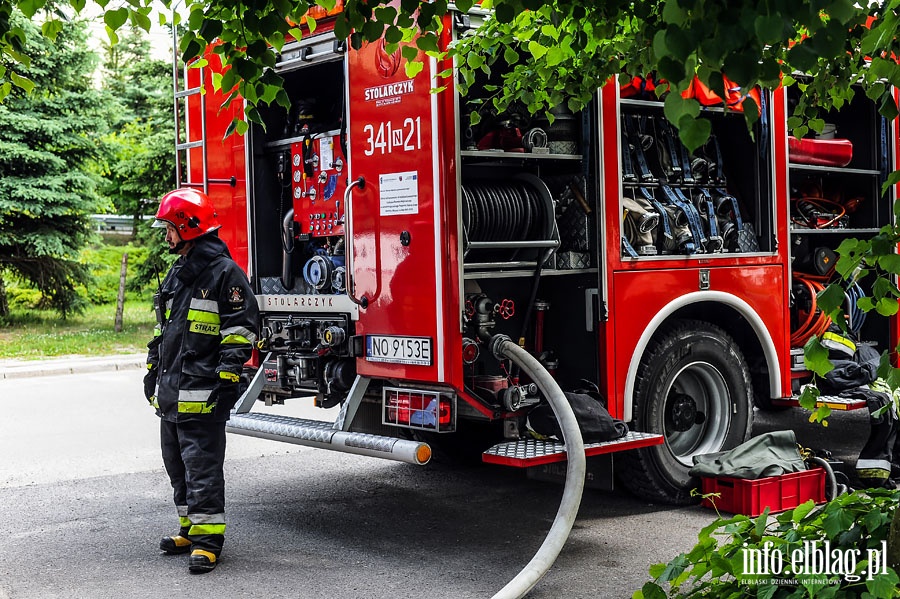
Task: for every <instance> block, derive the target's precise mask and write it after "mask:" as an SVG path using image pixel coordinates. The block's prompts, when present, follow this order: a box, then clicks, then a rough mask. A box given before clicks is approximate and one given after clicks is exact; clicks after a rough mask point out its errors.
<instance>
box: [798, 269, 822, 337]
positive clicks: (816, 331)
mask: <svg viewBox="0 0 900 599" xmlns="http://www.w3.org/2000/svg"><path fill="white" fill-rule="evenodd" d="M794 279H796V280H797V281H799V282H800V283H802V284H803V285H804V286H805V287H806V290H807V292H808V293H809V298H810V299H809V302H810V308H809V312H808V313H807V315H806V318H804V319H803V322H802V323H800V324H799V325H798V326H797V327H796V328H795V329H794V330H793V331H791V347H803V346H804V345H805V344H806V342H807V341H808V340H809V338H810V337H814V336H815V337H818V336H819V335H821V334H822V333H824V332H825V331H826V330H828V327H829V326H830V325H831V318H829V317H828V315H826V314H825V313H824V312H822V311H821V310H819V307H818V305H817V302H816V296H817V295H818V294H819V293H820V292H822V291H824V290H825V285H824V284H823V283H822V282H821V281H822V280H823V277H819V276H817V275H807V274H804V273H794ZM798 314H799V312H798Z"/></svg>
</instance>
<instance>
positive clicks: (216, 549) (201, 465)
mask: <svg viewBox="0 0 900 599" xmlns="http://www.w3.org/2000/svg"><path fill="white" fill-rule="evenodd" d="M160 422H161V425H160V441H161V447H162V457H163V463H164V464H165V466H166V472H167V473H168V475H169V480H170V481H171V483H172V489H173V491H174V500H175V509H176V510H177V512H178V517H179V523H180V534H181V535H182V536H186V537H187V538H189V539H190V540H191V544H192V547H193V548H194V549H203V550H205V551H210V552H212V553H214V554H216V555H219V554H220V553H221V551H222V545H223V544H224V542H225V473H224V465H225V422H224V421H222V422H208V421H199V422H198V421H187V422H177V423H176V422H169V421H167V420H160Z"/></svg>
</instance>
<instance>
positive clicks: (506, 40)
mask: <svg viewBox="0 0 900 599" xmlns="http://www.w3.org/2000/svg"><path fill="white" fill-rule="evenodd" d="M94 1H95V2H96V3H97V4H98V5H100V6H101V7H103V8H104V10H105V13H104V22H105V24H106V27H107V32H108V34H109V37H110V39H111V41H117V40H118V38H119V35H120V33H122V32H124V31H126V30H127V28H129V27H130V28H141V29H144V30H148V29H149V28H150V24H151V19H156V20H158V21H159V22H161V23H168V24H171V25H177V26H179V27H180V28H181V30H182V31H183V34H182V35H181V36H180V46H179V52H180V54H181V56H180V58H181V59H182V60H184V61H185V62H190V61H194V62H193V64H195V65H202V64H204V58H203V53H204V51H205V49H206V48H207V47H208V46H209V44H211V43H213V42H217V44H216V45H215V47H214V51H215V52H216V53H218V54H220V55H221V57H222V59H223V61H224V64H226V65H227V66H229V67H230V68H228V69H227V70H226V71H225V72H224V74H222V75H220V76H217V77H216V78H215V80H214V86H215V87H217V88H219V89H223V90H225V91H226V92H230V94H231V95H230V96H228V100H226V102H230V101H231V100H232V99H234V98H236V97H237V96H238V95H239V96H241V97H242V98H244V99H245V100H246V105H245V106H246V108H245V115H244V119H243V120H236V121H235V122H234V123H233V124H232V127H231V128H230V129H229V131H230V132H237V133H243V132H244V131H246V130H247V128H248V126H249V125H248V122H257V123H261V117H260V113H259V108H260V107H261V106H266V105H271V104H279V105H281V106H283V107H285V108H287V107H288V105H289V100H288V97H287V94H286V93H285V91H284V89H283V87H282V84H283V81H282V79H281V77H280V76H279V75H278V74H277V73H276V72H275V70H274V69H273V67H274V65H275V63H276V61H277V58H278V53H279V52H280V51H281V50H282V48H283V47H284V44H285V43H286V42H288V41H289V40H291V39H296V38H300V37H302V36H303V35H304V34H307V35H308V34H309V33H310V32H315V31H316V28H317V26H318V22H317V20H319V19H321V18H322V17H324V16H325V15H326V13H327V11H334V9H335V8H336V3H337V0H314V1H310V0H238V1H237V2H235V1H232V0H229V1H227V2H226V1H224V0H183V1H182V0H176V1H173V0H162V6H163V8H162V9H160V10H157V9H155V8H154V7H156V6H159V4H155V3H153V2H152V0H128V1H127V2H124V3H117V4H112V3H107V0H94ZM86 3H87V0H53V1H50V0H0V101H2V100H3V99H4V98H5V97H7V96H8V95H9V94H10V93H11V92H12V90H14V89H20V90H23V91H30V90H31V89H32V88H33V87H34V83H35V81H34V80H33V79H32V78H31V77H30V76H29V74H28V72H27V68H28V66H29V64H30V63H31V61H32V60H36V59H37V56H36V55H35V54H34V51H33V47H32V48H31V49H29V47H28V45H27V43H28V39H29V38H30V37H32V36H34V35H35V32H34V31H31V30H29V29H28V28H26V27H24V26H23V25H22V24H21V20H16V19H15V14H17V13H19V12H21V13H23V14H24V15H25V16H26V17H28V18H29V19H33V20H35V21H37V22H40V23H41V27H40V32H39V34H40V35H42V36H43V37H45V38H47V39H51V40H53V39H56V37H57V36H58V35H59V34H60V32H61V31H62V30H63V24H64V22H65V20H66V18H67V17H66V15H67V14H69V13H71V12H72V10H74V11H76V12H79V11H81V10H83V9H84V8H85V6H86ZM176 6H177V7H178V11H177V13H173V12H172V9H173V7H176ZM455 6H456V8H457V9H459V10H461V11H463V12H466V11H469V10H470V9H472V15H471V16H473V17H474V18H475V20H479V21H483V23H482V25H481V26H480V27H478V28H473V29H469V30H468V32H467V33H465V34H462V35H461V36H460V38H459V39H458V41H457V42H456V43H454V44H453V45H452V47H451V48H450V49H449V52H448V55H449V56H450V57H452V58H454V59H455V60H456V64H457V65H458V72H453V71H448V72H445V73H443V75H444V76H445V77H451V76H453V77H455V81H456V82H457V85H458V86H459V88H460V89H461V91H462V92H463V93H465V92H466V91H467V90H468V88H469V87H471V86H472V85H473V83H474V82H475V80H476V76H477V75H478V73H484V74H488V75H490V74H491V73H492V69H493V68H494V67H495V66H496V65H497V61H498V60H502V62H503V63H504V64H505V65H509V66H510V67H511V68H509V69H508V71H506V70H505V72H504V73H503V74H502V75H501V76H502V82H501V83H500V84H497V85H495V86H494V87H492V88H490V89H488V91H489V92H491V93H493V96H492V97H490V98H488V101H490V102H491V103H492V104H493V108H492V109H493V110H496V111H497V112H503V111H505V110H506V109H508V108H510V107H511V106H513V105H514V104H516V105H521V106H524V107H526V108H527V109H528V110H529V111H531V112H539V111H542V110H543V111H548V114H547V118H548V119H549V120H551V121H552V120H553V115H552V113H549V110H550V109H551V108H554V107H556V106H559V105H560V104H566V105H567V106H568V107H569V108H570V109H572V110H578V109H580V108H582V107H584V106H585V105H586V104H587V102H588V101H589V100H590V98H591V97H592V94H593V93H594V91H595V90H596V89H597V88H598V87H599V86H601V85H603V84H605V83H606V82H609V81H611V80H615V79H616V78H618V79H620V80H627V79H629V78H631V77H633V76H640V75H645V74H647V73H650V72H655V73H656V75H657V77H659V78H661V79H663V80H665V81H666V82H668V86H665V85H663V86H661V87H658V88H657V89H660V90H663V91H665V90H670V91H676V92H681V91H683V90H686V89H687V88H688V86H689V85H690V84H691V82H692V81H693V80H694V78H695V77H698V78H699V79H700V80H701V81H702V82H704V83H705V84H706V85H707V86H708V87H709V88H711V89H712V90H713V91H714V92H717V93H718V94H719V95H720V96H724V89H725V80H724V79H723V76H727V78H728V80H729V81H731V82H733V83H734V85H736V86H738V87H740V88H741V89H749V88H751V87H753V86H756V85H760V86H762V87H764V88H769V89H772V88H775V87H777V86H779V85H791V86H796V87H797V88H798V89H799V90H800V92H801V93H800V96H799V101H798V103H797V105H796V106H795V107H794V112H793V114H792V115H791V116H790V117H789V120H788V126H789V128H790V129H791V131H792V132H793V133H794V134H795V135H797V136H803V135H805V134H806V133H807V132H809V131H810V130H812V131H821V130H822V128H823V126H824V123H825V116H826V114H827V111H828V110H830V109H840V108H841V107H842V106H844V105H845V104H846V103H847V102H849V101H850V100H851V99H852V98H853V97H854V95H855V94H858V93H864V94H866V96H868V97H869V98H870V99H871V100H872V101H874V102H875V103H876V104H877V106H878V108H879V111H880V112H881V114H882V115H884V116H885V117H887V118H888V119H893V118H895V117H896V116H897V114H898V109H897V105H896V101H895V99H894V96H893V93H892V89H893V88H895V87H900V65H898V61H897V60H896V57H897V56H900V47H898V35H897V33H898V27H900V0H885V1H883V2H868V3H857V2H853V1H852V0H814V1H809V0H780V1H779V2H763V1H761V0H607V1H604V2H594V1H588V0H551V1H549V2H544V1H542V0H481V1H480V2H475V0H459V1H457V2H455ZM337 8H340V11H339V12H338V13H337V14H336V16H333V18H334V24H333V27H334V32H335V35H336V36H337V37H338V38H339V39H342V40H348V42H349V44H350V45H351V46H352V47H360V46H361V45H362V44H363V43H364V42H366V41H373V40H376V39H378V38H380V37H382V36H383V37H384V38H385V40H386V41H387V42H388V48H387V50H388V51H393V50H394V49H395V48H396V47H400V49H401V52H402V53H403V55H404V56H405V57H406V58H407V59H409V60H410V61H411V62H409V63H408V64H407V70H408V74H410V75H413V74H414V73H415V71H416V70H418V69H421V68H422V64H421V63H420V62H417V61H415V60H414V59H415V57H416V56H417V54H418V53H419V52H420V51H424V52H426V54H428V55H430V56H440V55H441V51H440V50H441V45H440V44H439V43H438V40H439V39H440V36H441V35H444V34H445V33H446V32H442V27H443V24H444V23H446V22H449V21H446V20H444V18H443V17H444V15H446V13H447V11H448V9H449V3H448V2H447V0H434V1H425V0H343V2H342V3H341V6H338V7H337ZM304 32H305V33H304ZM796 73H803V74H805V76H804V77H803V78H802V80H801V79H797V78H796V77H795V74H796ZM486 89H487V88H486ZM753 102H754V101H753V99H752V98H750V97H748V98H747V99H745V100H744V106H743V108H744V111H743V113H744V115H745V117H746V118H747V120H748V127H749V126H751V125H752V124H753V123H752V121H753V120H755V119H756V118H758V117H757V115H758V112H757V111H756V110H754V109H753V108H754V106H753V105H752V104H753ZM748 103H749V104H748ZM665 114H666V116H667V118H668V119H669V120H670V121H671V122H672V123H673V124H675V125H676V126H677V128H678V131H679V136H680V138H681V141H682V142H683V143H684V144H685V145H686V146H687V147H688V149H690V150H693V149H696V148H698V147H699V146H701V145H702V144H703V143H704V142H705V141H706V139H707V137H708V135H709V123H708V121H706V120H705V119H702V118H698V117H699V114H700V107H699V104H698V102H697V101H696V100H695V99H693V98H684V97H682V95H681V94H680V93H669V94H667V95H666V97H665ZM478 118H479V113H478V110H477V107H476V110H475V111H474V112H473V115H472V119H473V121H474V120H477V119H478ZM898 182H900V172H896V173H893V174H891V175H890V177H889V179H888V181H887V183H886V185H885V190H887V189H888V187H890V186H891V185H895V184H897V183H898ZM897 239H898V235H897V231H896V230H895V229H893V228H890V227H889V228H887V229H886V230H885V231H883V234H882V235H879V236H876V237H875V238H874V239H870V240H865V241H862V240H850V242H848V243H847V244H845V245H844V246H842V252H839V254H840V255H841V264H840V265H839V266H840V267H842V268H845V271H844V272H846V273H853V272H854V269H855V268H856V266H859V265H862V274H863V275H865V274H871V275H872V277H873V279H874V280H875V282H874V283H873V284H872V288H873V293H872V295H871V297H867V298H863V299H862V300H860V306H859V307H860V308H862V309H864V310H875V311H877V312H878V313H881V314H892V313H894V312H896V311H897V307H898V299H900V291H898V289H897V287H896V286H895V285H894V283H893V282H892V281H891V279H890V275H892V274H896V273H897V272H898V271H900V260H898V259H897V258H896V257H892V256H893V250H892V248H893V247H895V246H896V242H897ZM854 264H855V265H854ZM857 276H859V273H857ZM850 278H851V279H852V277H850ZM836 285H839V286H846V285H847V281H846V280H845V281H843V282H841V283H836ZM839 291H840V289H838V288H836V287H834V288H831V289H829V290H826V292H825V293H824V294H823V298H822V300H823V301H822V304H823V306H829V307H830V306H834V305H835V302H836V301H837V298H838V296H839ZM842 309H843V308H842V307H839V306H838V307H835V308H834V310H835V311H836V313H837V312H839V311H840V310H842ZM838 322H839V323H840V322H842V319H838ZM809 349H811V350H812V352H811V354H808V356H810V358H811V365H812V367H813V369H814V370H817V371H820V370H822V369H823V368H828V367H830V365H829V364H827V359H825V361H824V362H822V360H823V358H822V353H823V352H821V351H818V352H816V348H814V347H811V348H809ZM883 375H884V376H885V378H889V379H890V380H896V381H897V382H900V375H898V374H897V373H896V372H894V371H891V370H889V369H888V367H887V366H886V368H885V372H884V373H883ZM807 402H809V398H808V397H807Z"/></svg>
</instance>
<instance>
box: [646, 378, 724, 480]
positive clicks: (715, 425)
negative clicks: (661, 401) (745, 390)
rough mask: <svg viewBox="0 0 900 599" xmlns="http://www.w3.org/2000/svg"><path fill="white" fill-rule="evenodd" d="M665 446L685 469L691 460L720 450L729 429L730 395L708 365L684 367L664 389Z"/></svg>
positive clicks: (692, 463)
mask: <svg viewBox="0 0 900 599" xmlns="http://www.w3.org/2000/svg"><path fill="white" fill-rule="evenodd" d="M663 415H664V417H663V427H664V431H665V436H666V444H667V445H668V447H669V451H670V452H671V453H672V455H673V456H674V457H675V458H676V459H677V460H678V461H679V462H681V463H682V464H684V465H685V466H693V465H694V461H693V459H692V458H693V457H694V456H695V455H700V454H704V453H713V452H716V451H721V450H722V447H723V445H724V443H725V438H726V436H727V434H728V430H729V428H730V427H731V393H730V392H729V389H728V383H727V382H726V381H725V377H724V376H722V373H721V372H719V369H718V368H716V367H715V366H713V365H712V364H710V363H708V362H692V363H690V364H687V365H685V366H684V367H683V368H682V369H681V370H679V371H678V373H676V375H675V376H674V377H673V378H672V383H671V384H670V385H669V387H668V389H666V406H665V411H664V413H663Z"/></svg>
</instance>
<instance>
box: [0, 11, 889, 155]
mask: <svg viewBox="0 0 900 599" xmlns="http://www.w3.org/2000/svg"><path fill="white" fill-rule="evenodd" d="M86 1H87V0H68V4H69V7H71V8H72V9H74V10H75V11H80V10H82V9H83V8H84V7H85V4H86ZM96 2H97V3H98V4H99V5H100V6H102V7H104V8H105V9H106V12H105V15H104V22H105V24H106V27H107V31H108V33H109V36H110V39H111V40H113V41H116V40H118V37H119V33H120V31H124V30H126V29H127V27H138V28H143V29H145V30H148V29H149V27H150V24H151V18H154V17H155V18H156V19H157V20H159V21H160V22H164V23H170V24H179V23H180V26H181V27H183V29H184V34H183V35H182V36H181V37H180V52H181V58H182V59H184V60H185V61H190V60H192V59H200V60H201V61H202V55H203V52H204V50H205V48H206V47H207V46H208V45H209V44H210V43H212V42H214V41H218V42H219V43H218V45H217V46H216V48H215V51H216V52H217V53H219V54H221V55H222V57H223V59H224V61H225V63H226V64H227V65H230V66H231V69H230V70H229V71H228V72H227V73H226V74H225V75H224V76H223V77H222V78H220V79H219V80H218V81H217V85H219V86H220V87H221V88H223V89H225V90H226V91H231V90H234V91H235V93H236V94H237V93H239V94H240V95H241V96H242V97H243V98H245V99H246V100H247V102H248V103H247V108H246V115H245V116H246V118H247V119H248V120H249V121H256V122H259V121H260V117H259V113H258V110H257V108H258V106H260V105H263V104H265V105H268V104H272V103H278V104H281V105H283V106H287V103H288V99H287V96H286V94H285V93H284V90H283V89H282V80H281V78H280V77H279V76H278V75H277V74H276V73H275V72H274V70H273V69H272V67H273V66H274V65H275V62H276V60H277V57H278V53H279V52H280V51H281V49H282V48H283V47H284V44H285V43H286V41H288V40H290V39H292V38H299V37H302V35H303V29H302V28H301V27H300V26H299V25H298V24H301V23H303V24H304V26H305V27H306V31H307V32H309V31H315V29H316V26H317V19H319V18H321V17H322V16H324V14H325V11H331V10H333V9H335V5H336V0H316V1H315V2H310V1H309V0H242V1H240V2H224V1H222V0H186V1H185V2H184V3H183V4H182V3H180V2H178V3H173V2H172V0H164V1H163V3H162V4H163V6H164V8H163V9H161V10H159V11H157V12H156V13H155V14H154V12H153V11H154V8H153V7H154V6H158V5H154V4H153V3H152V2H151V0H129V1H128V2H127V3H123V4H117V5H115V6H113V5H112V4H107V3H106V2H105V0H96ZM342 4H343V6H342V7H339V8H342V10H341V12H340V13H339V14H338V15H337V16H336V17H335V19H336V21H335V23H334V31H335V34H336V35H337V37H338V38H340V39H346V40H349V42H350V44H351V46H353V47H359V46H360V45H361V44H362V43H363V42H365V41H373V40H376V39H378V38H380V37H382V36H384V37H385V39H386V41H387V42H388V43H389V44H391V45H400V44H401V42H407V43H405V44H403V47H402V52H403V53H404V55H407V58H410V59H413V58H415V56H416V54H417V52H418V51H419V50H423V51H426V52H428V53H429V54H431V55H435V54H438V50H439V44H438V36H439V35H440V34H441V28H442V23H443V21H442V17H443V15H445V14H446V13H447V11H448V8H449V5H448V2H447V1H446V0H435V1H433V2H428V1H423V0H344V1H343V3H342ZM173 5H177V6H178V7H179V10H178V12H177V13H172V12H171V10H172V7H173ZM455 6H456V7H457V8H458V9H460V10H462V11H467V10H469V9H470V8H473V7H474V8H476V9H477V11H476V12H479V13H485V12H486V11H490V13H489V15H488V16H486V17H485V19H484V25H483V26H482V27H480V28H478V29H477V30H473V31H472V33H471V34H470V35H465V36H463V37H462V39H461V40H459V42H458V43H457V44H455V46H454V47H453V48H452V49H451V51H450V54H451V55H453V56H456V57H457V58H458V59H459V60H458V64H459V69H460V81H461V83H460V86H461V88H462V89H463V90H465V89H466V88H467V87H468V86H469V85H471V84H472V82H473V81H474V74H475V72H477V71H484V72H488V71H490V69H491V66H492V65H493V64H494V63H495V62H496V60H498V59H499V58H500V57H502V58H503V60H504V61H505V62H507V63H509V64H512V65H513V69H512V70H511V71H510V72H509V73H508V74H506V75H504V80H505V81H504V85H501V86H498V87H497V89H496V96H495V97H494V98H492V100H493V101H494V102H495V103H496V107H497V109H498V110H500V111H502V110H503V109H504V108H505V107H508V106H509V105H511V104H512V103H513V102H519V103H521V104H523V105H525V106H527V107H528V109H529V110H531V111H532V112H536V111H539V110H544V109H549V108H551V107H554V106H557V105H559V104H561V103H567V104H568V105H569V108H571V109H573V110H576V109H578V108H580V107H583V106H584V105H585V104H586V103H587V102H588V101H589V99H590V97H591V94H592V93H593V92H594V90H596V89H597V88H598V87H599V86H600V85H602V84H604V83H605V82H606V81H608V80H609V79H610V78H614V77H630V76H634V75H644V74H646V73H648V72H651V71H654V72H656V73H657V74H658V76H659V77H661V78H663V79H665V80H666V81H668V83H669V85H670V89H674V90H677V91H682V90H685V89H686V88H687V87H688V85H689V84H690V83H691V81H692V80H693V78H694V76H695V75H696V76H699V78H700V79H701V80H702V81H704V82H705V83H706V84H707V85H708V86H709V87H710V88H711V89H712V90H713V91H717V92H719V93H720V95H724V93H723V92H724V82H723V79H722V74H723V73H725V74H727V76H728V78H729V80H731V81H733V82H734V83H736V84H737V85H738V86H740V87H742V88H744V89H747V88H750V87H751V86H755V85H762V86H764V87H767V88H773V87H775V86H777V85H779V84H780V83H781V82H782V81H784V82H785V83H788V84H795V83H796V82H795V81H793V79H792V78H791V75H792V74H793V73H795V72H802V73H807V74H809V75H810V79H809V81H807V82H806V83H804V84H803V85H802V86H801V87H802V90H803V94H802V96H801V99H800V102H799V104H798V106H797V107H796V112H795V114H794V116H793V117H792V119H791V122H790V126H791V128H792V129H794V130H795V132H796V133H797V134H798V135H802V134H804V133H805V132H806V131H807V130H809V129H813V130H820V128H821V126H822V125H823V123H824V121H823V120H822V119H821V118H820V114H821V113H820V110H821V109H822V108H825V109H827V108H829V107H832V106H834V107H840V106H842V105H843V104H844V103H845V102H847V100H848V99H849V98H850V97H852V95H853V94H854V93H857V92H856V91H855V90H856V89H860V88H856V87H854V86H861V89H863V90H864V92H865V93H866V94H867V95H869V96H870V97H871V98H872V99H873V100H875V101H876V102H878V104H879V107H880V109H881V110H882V113H883V114H885V116H888V117H889V118H891V117H892V116H894V115H896V113H897V108H896V104H895V102H894V99H893V96H892V95H891V93H890V87H889V86H890V85H898V84H900V68H898V65H897V63H896V61H894V60H893V59H892V58H891V57H892V56H896V55H900V52H898V51H897V50H898V48H897V47H896V46H897V39H896V38H897V35H896V34H897V27H898V23H900V18H898V16H897V14H898V8H900V0H888V1H886V2H883V3H871V4H870V5H862V4H857V3H853V2H851V1H849V0H818V1H816V2H809V1H808V0H783V1H782V2H775V3H773V2H760V1H759V0H727V1H726V0H628V1H626V0H609V1H607V2H588V1H585V0H555V1H551V2H542V1H540V0H482V1H481V2H480V3H476V2H474V1H473V0H461V1H459V2H456V3H455ZM14 10H18V11H21V12H22V13H24V14H25V15H26V16H27V17H29V18H32V17H34V18H39V19H42V20H43V25H42V28H41V33H42V34H43V35H44V36H46V37H48V38H50V39H54V38H55V37H56V35H58V33H59V31H60V30H61V27H62V22H63V20H64V18H65V17H64V14H65V13H64V11H62V10H60V9H59V8H58V5H56V4H54V3H53V2H49V1H48V0H0V55H2V56H3V57H4V58H6V59H7V60H6V61H5V63H4V66H2V67H0V99H2V98H3V97H4V96H5V95H7V94H8V93H9V91H10V90H11V89H12V87H14V86H18V87H21V88H22V89H26V90H27V89H30V88H31V86H32V82H31V81H30V80H29V79H28V78H27V76H26V75H24V74H23V72H22V70H21V67H22V66H27V64H28V62H29V60H31V59H32V58H33V57H32V56H31V55H30V54H29V53H28V52H27V51H26V49H25V40H26V39H27V33H26V31H25V30H24V29H23V28H21V27H19V26H16V25H15V24H14V23H13V22H12V21H11V20H10V16H11V15H12V13H13V11H14ZM391 49H392V48H389V50H391ZM198 64H199V63H198ZM409 68H411V69H416V68H421V65H420V64H419V65H417V64H416V63H413V64H412V65H410V67H409ZM746 101H749V102H753V100H752V99H750V100H745V102H746ZM748 108H749V107H748ZM698 114H699V105H698V104H697V102H696V100H694V99H684V98H682V97H681V95H680V94H669V95H668V96H667V98H666V115H667V116H668V117H669V119H670V120H671V121H672V122H673V123H674V124H675V125H677V126H678V128H679V131H680V135H681V138H682V141H683V142H684V143H685V144H686V145H687V146H688V148H689V149H694V148H697V147H699V145H701V144H702V143H703V141H705V139H706V137H707V136H708V133H709V131H708V128H707V126H706V125H705V123H706V122H705V121H704V120H703V119H698V118H697V116H698ZM745 114H746V115H747V117H748V118H749V119H751V120H752V119H754V118H756V117H755V115H756V111H754V110H745ZM551 118H552V117H551ZM245 129H246V123H243V124H242V125H241V126H236V127H235V130H237V131H238V132H240V131H242V130H245Z"/></svg>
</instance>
